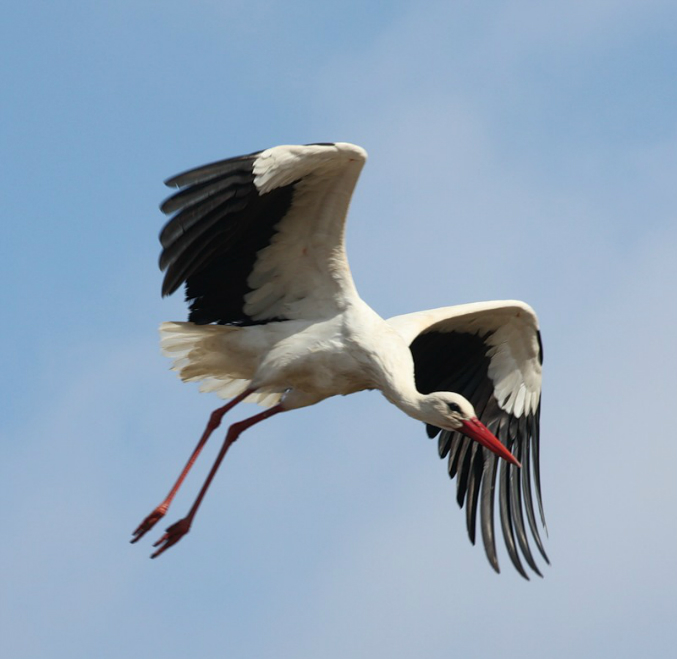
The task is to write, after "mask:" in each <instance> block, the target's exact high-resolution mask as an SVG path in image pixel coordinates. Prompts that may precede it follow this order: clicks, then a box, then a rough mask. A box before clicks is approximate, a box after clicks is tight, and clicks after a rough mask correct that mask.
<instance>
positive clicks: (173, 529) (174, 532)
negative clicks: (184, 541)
mask: <svg viewBox="0 0 677 659" xmlns="http://www.w3.org/2000/svg"><path fill="white" fill-rule="evenodd" d="M188 531H190V521H189V520H188V518H187V517H184V518H183V519H180V520H179V521H178V522H176V523H175V524H172V525H171V526H170V527H169V528H168V529H167V532H166V533H165V534H164V535H163V536H162V537H161V538H160V539H159V540H158V541H157V542H156V543H155V544H154V545H153V547H160V545H162V546H161V547H160V549H158V550H157V551H156V552H155V553H154V554H151V558H157V557H158V556H159V555H160V554H161V553H162V552H163V551H165V549H169V548H170V547H171V546H172V545H175V544H176V543H177V542H178V541H179V540H181V538H183V536H184V535H186V533H188Z"/></svg>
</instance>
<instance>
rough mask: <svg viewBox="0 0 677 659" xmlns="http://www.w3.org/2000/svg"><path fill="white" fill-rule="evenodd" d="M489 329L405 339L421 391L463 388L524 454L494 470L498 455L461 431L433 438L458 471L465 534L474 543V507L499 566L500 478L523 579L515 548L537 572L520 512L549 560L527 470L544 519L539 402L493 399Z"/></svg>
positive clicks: (485, 419) (511, 547)
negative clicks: (526, 404)
mask: <svg viewBox="0 0 677 659" xmlns="http://www.w3.org/2000/svg"><path fill="white" fill-rule="evenodd" d="M489 336H490V334H486V335H483V336H480V335H479V334H470V333H465V332H435V331H429V332H423V333H422V334H419V335H418V336H417V337H416V338H415V339H414V341H413V342H412V343H411V346H410V348H411V352H412V355H413V357H414V365H415V377H416V386H417V388H418V390H419V391H420V392H421V393H431V392H433V391H454V392H457V393H459V394H461V395H463V396H465V397H466V398H467V399H468V400H469V401H470V402H471V403H472V404H473V406H474V408H475V411H476V413H477V416H478V418H479V419H480V420H481V421H482V423H484V424H485V425H486V426H487V427H488V428H489V430H491V431H492V432H493V433H494V434H495V435H496V437H498V439H499V440H500V441H501V442H502V443H503V444H505V445H506V446H507V447H508V449H510V450H511V451H512V452H513V454H514V455H515V457H516V458H517V459H518V460H519V461H521V462H522V469H521V470H520V469H518V468H517V467H515V466H514V465H510V464H508V463H507V462H505V461H500V462H501V464H500V473H499V471H498V468H499V465H498V462H499V461H498V459H497V458H496V457H495V455H494V454H493V453H491V452H490V451H488V450H486V449H483V448H482V447H480V446H479V445H478V444H477V443H476V442H473V441H472V440H470V439H469V438H467V437H465V436H464V435H461V434H460V433H457V432H449V431H446V430H444V431H442V432H441V434H440V437H439V440H438V451H439V455H440V457H441V458H445V457H447V456H448V463H447V469H448V472H449V476H450V478H454V477H455V478H456V486H457V487H456V499H457V501H458V504H459V506H461V507H463V506H464V505H465V507H466V526H467V530H468V536H469V538H470V541H471V542H472V543H473V544H474V543H475V539H476V525H477V515H478V512H479V517H480V523H481V529H482V539H483V542H484V548H485V552H486V555H487V558H488V559H489V562H490V563H491V565H492V567H493V568H494V569H495V570H496V571H497V572H498V571H499V567H498V558H497V555H496V545H495V531H494V496H495V491H496V481H497V480H498V489H499V496H498V499H499V513H500V520H501V529H502V533H503V536H504V539H505V544H506V548H507V550H508V555H509V556H510V560H511V561H512V563H513V565H514V566H515V568H516V569H517V571H518V572H519V573H520V574H521V575H522V576H523V577H524V578H525V579H528V578H529V577H528V575H527V573H526V571H525V569H524V567H523V565H522V561H521V559H520V554H521V556H522V557H523V558H524V560H525V561H526V563H527V564H528V565H529V567H531V569H532V570H534V572H536V574H538V575H540V574H541V573H540V571H539V569H538V566H537V565H536V562H535V561H534V559H533V556H532V553H531V549H530V547H529V540H528V534H527V531H526V525H525V520H524V516H525V513H526V518H527V522H528V527H529V530H530V532H531V536H532V537H533V539H534V541H535V543H536V546H537V547H538V550H539V552H540V553H541V555H542V556H543V558H544V559H545V560H546V562H549V561H548V557H547V555H546V553H545V551H544V549H543V543H542V541H541V538H540V535H539V531H538V527H537V524H536V518H535V514H534V493H533V491H532V474H533V481H534V484H535V498H536V501H537V503H538V507H539V512H540V514H541V520H542V521H543V506H542V501H541V488H540V473H539V469H538V440H539V436H538V422H539V414H540V403H539V407H538V409H537V410H536V412H535V413H529V414H528V415H524V414H523V415H522V416H520V417H515V416H513V415H512V414H508V413H507V412H505V411H504V410H503V409H502V408H501V407H500V406H499V404H498V401H497V400H496V398H495V396H494V386H493V382H492V381H491V379H490V378H489V376H488V371H489V365H490V357H489V356H488V355H487V350H488V346H487V344H486V343H485V341H486V339H487V338H488V337H489ZM538 340H539V357H540V359H541V360H542V354H543V353H542V347H540V335H539V337H538ZM426 431H427V433H428V436H429V437H431V438H432V437H435V436H437V435H438V434H439V433H440V429H439V428H436V427H435V426H431V425H427V426H426ZM543 525H544V526H545V522H544V521H543Z"/></svg>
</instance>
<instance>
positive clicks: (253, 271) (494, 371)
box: [133, 143, 547, 577]
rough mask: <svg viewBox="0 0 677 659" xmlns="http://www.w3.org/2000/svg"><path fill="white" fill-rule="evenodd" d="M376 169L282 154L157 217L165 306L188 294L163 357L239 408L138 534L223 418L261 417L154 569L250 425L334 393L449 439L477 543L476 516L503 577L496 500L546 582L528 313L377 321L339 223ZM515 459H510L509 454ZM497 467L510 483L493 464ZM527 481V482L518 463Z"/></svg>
mask: <svg viewBox="0 0 677 659" xmlns="http://www.w3.org/2000/svg"><path fill="white" fill-rule="evenodd" d="M365 160H366V153H365V151H364V150H363V149H361V148H360V147H358V146H354V145H351V144H346V143H336V144H311V145H305V146H279V147H274V148H272V149H267V150H265V151H261V152H257V153H253V154H250V155H247V156H241V157H238V158H232V159H229V160H224V161H220V162H217V163H213V164H211V165H206V166H204V167H200V168H197V169H194V170H191V171H188V172H185V173H184V174H180V175H179V176H176V177H174V178H172V179H170V180H169V181H167V184H168V185H171V186H176V187H179V188H180V191H179V192H177V193H176V194H175V195H174V196H172V197H170V198H169V199H168V200H167V201H166V202H165V203H164V204H163V205H162V210H163V211H164V212H166V213H174V215H173V217H172V218H171V220H170V221H169V222H168V223H167V225H166V226H165V228H164V229H163V231H162V233H161V236H160V239H161V242H162V245H163V248H164V249H163V252H162V255H161V258H160V265H161V267H162V268H163V269H165V270H166V276H165V280H164V284H163V294H170V293H172V292H174V291H175V290H176V289H177V288H179V287H180V286H181V285H182V284H184V283H185V284H186V297H187V300H188V301H189V302H190V309H191V312H190V316H189V322H168V323H163V324H162V326H161V328H160V331H161V345H162V349H163V351H164V353H165V354H166V355H167V356H169V357H170V358H172V359H173V368H174V369H175V370H176V371H177V372H178V374H179V376H180V377H181V378H182V379H183V380H185V381H200V382H201V391H205V392H215V393H217V394H218V395H220V396H221V397H223V398H226V399H232V400H231V402H230V403H228V404H226V405H224V406H223V407H222V408H219V409H218V410H216V411H215V412H214V413H213V414H212V417H211V419H210V423H209V424H208V426H207V429H206V430H205V433H204V434H203V436H202V438H201V440H200V442H199V443H198V446H197V447H196V449H195V451H194V452H193V455H192V456H191V459H190V460H189V462H188V464H187V465H186V468H185V469H184V471H183V472H182V474H181V476H180V477H179V480H178V481H177V483H176V484H175V486H174V487H173V488H172V491H171V492H170V494H169V496H168V497H167V498H166V499H165V501H163V503H162V504H160V506H158V507H157V508H156V509H155V510H154V511H153V513H151V514H150V515H149V516H148V517H147V518H146V519H145V520H144V521H143V522H142V523H141V525H140V526H139V527H138V528H137V530H136V531H135V534H134V539H133V542H135V541H136V540H138V539H140V538H141V537H142V536H143V535H144V534H145V533H146V532H147V531H148V530H149V529H150V528H152V526H153V525H154V524H155V523H156V522H157V521H158V520H159V519H160V518H161V517H162V516H163V515H164V514H165V512H166V510H167V508H168V506H169V504H170V503H171V500H172V499H173V497H174V494H175V493H176V490H177V489H178V487H179V485H180V484H181V482H182V480H183V478H184V477H185V475H186V473H187V472H188V470H189V469H190V467H191V466H192V464H193V462H194V460H195V459H196V458H197V455H198V454H199V452H200V450H201V448H202V446H203V445H204V443H205V442H206V440H207V438H208V437H209V435H210V434H211V432H212V431H213V430H214V429H215V428H216V427H217V426H218V425H219V423H220V421H221V418H222V416H223V415H224V414H225V413H226V412H227V411H228V410H230V409H231V408H232V407H233V406H234V405H236V404H238V403H239V402H241V401H243V400H248V401H251V402H256V403H259V404H260V405H262V406H264V407H266V408H267V409H266V411H264V412H262V413H260V414H257V415H255V416H253V417H250V418H249V419H246V420H244V421H241V422H238V423H235V424H233V425H232V426H231V427H230V429H229V431H228V435H227V437H226V440H225V442H224V445H223V447H222V449H221V452H220V454H219V457H218V458H217V461H216V463H215V465H214V467H213V469H212V471H211V472H210V475H209V477H208V479H207V481H206V482H205V485H204V486H203V488H202V490H201V491H200V495H199V496H198V498H197V500H196V502H195V504H194V506H193V508H192V509H191V511H190V512H189V514H188V516H187V517H186V518H184V519H182V520H180V521H179V522H177V523H176V524H174V525H173V526H171V527H169V529H168V530H167V533H166V534H165V535H164V536H163V537H162V538H161V539H160V541H158V543H156V546H158V545H160V549H158V551H156V552H155V554H154V555H153V556H157V555H159V554H160V553H162V552H163V551H164V550H165V549H167V548H168V547H170V546H171V545H173V544H175V543H176V542H177V541H178V540H179V539H180V538H181V537H182V536H183V535H185V533H187V532H188V529H189V528H190V525H191V523H192V520H193V517H194V515H195V513H196V511H197V508H198V506H199V504H200V502H201V500H202V497H203V496H204V494H205V492H206V490H207V488H208V486H209V483H210V482H211V479H212V478H213V476H214V474H215V473H216V470H217V469H218V466H219V464H220V462H221V460H222V458H223V456H224V455H225V453H226V451H227V449H228V447H229V446H230V444H232V442H233V441H235V439H237V437H238V436H239V434H240V433H241V432H242V431H243V430H244V429H246V428H247V427H249V426H251V425H253V424H254V423H257V422H259V421H262V420H263V419H265V418H269V417H270V416H272V415H274V414H277V413H279V412H282V411H288V410H291V409H296V408H300V407H304V406H307V405H312V404H315V403H317V402H320V401H321V400H323V399H325V398H328V397H330V396H335V395H339V394H341V395H346V394H350V393H354V392H356V391H361V390H365V389H379V390H380V391H381V392H382V393H383V394H384V395H385V397H386V398H387V399H388V400H389V401H390V402H392V403H393V404H394V405H396V406H397V407H399V408H400V409H401V410H403V411H404V412H405V413H407V414H408V415H410V416H412V417H413V418H415V419H418V420H420V421H423V422H424V423H426V425H427V428H428V434H429V436H431V437H433V436H436V435H438V434H439V435H440V438H439V452H440V456H441V457H446V456H448V469H449V474H450V476H452V477H457V484H458V487H457V500H458V502H459V504H460V505H465V507H466V518H467V527H468V533H469V535H470V538H471V540H472V541H473V542H474V541H475V526H476V518H477V513H478V510H479V514H480V520H481V529H482V537H483V541H484V546H485V550H486V553H487V556H488V558H489V560H490V562H491V564H492V565H493V567H494V568H495V569H496V570H497V571H498V559H497V556H496V548H495V541H494V501H495V499H496V497H495V494H494V492H495V489H496V488H495V486H496V483H497V482H498V484H499V487H498V489H499V495H498V501H499V504H500V506H499V508H500V518H501V527H502V532H503V536H504V538H505V541H506V546H507V549H508V553H509V555H510V558H511V560H512V562H513V564H514V565H515V567H516V568H517V569H518V570H519V572H520V573H521V574H522V575H523V576H525V577H527V574H526V572H525V570H524V568H523V566H522V563H521V560H520V553H519V552H518V551H517V547H519V549H520V551H521V555H522V556H523V557H524V559H525V560H526V561H527V563H528V564H529V565H530V566H531V568H532V569H533V570H535V571H536V572H537V573H538V574H540V572H539V570H538V567H537V566H536V563H535V561H534V560H533V557H532V554H531V550H530V547H529V541H528V536H527V532H526V525H525V521H524V517H525V515H526V520H527V522H528V526H529V529H530V531H531V537H532V538H533V540H534V541H535V542H536V546H537V547H538V549H539V551H540V552H541V554H542V555H543V557H544V558H545V560H546V561H547V557H546V555H545V552H544V550H543V545H542V542H541V539H540V536H539V531H538V528H537V524H536V521H535V513H534V506H533V500H534V497H533V495H532V478H533V485H534V487H535V492H536V496H535V498H536V500H537V503H538V507H539V509H540V514H541V522H542V523H543V524H544V522H543V515H542V506H541V496H540V477H539V469H538V460H539V455H538V443H539V428H538V426H539V416H540V393H541V363H542V349H541V342H540V334H539V330H538V321H537V318H536V315H535V314H534V312H533V310H532V309H531V307H529V306H528V305H527V304H525V303H523V302H517V301H501V302H481V303H475V304H464V305H459V306H455V307H443V308H439V309H432V310H429V311H422V312H417V313H413V314H406V315H403V316H397V317H395V318H391V319H389V320H387V321H386V320H383V319H382V318H381V317H380V316H378V314H377V313H376V312H374V311H373V310H372V309H371V308H370V307H369V306H368V305H367V304H366V303H365V302H364V301H363V300H362V299H361V298H360V297H359V295H358V294H357V290H356V288H355V285H354V283H353V279H352V275H351V273H350V269H349V267H348V262H347V258H346V254H345V243H344V228H345V218H346V215H347V212H348V206H349V203H350V198H351V195H352V191H353V189H354V186H355V184H356V182H357V179H358V176H359V173H360V171H361V169H362V166H363V165H364V162H365ZM511 450H512V452H513V453H514V456H513V455H512V454H511ZM499 457H500V458H504V460H502V461H501V469H500V473H499V470H498V458H499ZM520 460H521V462H522V465H523V468H522V471H521V472H520V471H519V464H520V463H519V461H520Z"/></svg>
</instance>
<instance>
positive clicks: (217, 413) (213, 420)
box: [130, 389, 254, 543]
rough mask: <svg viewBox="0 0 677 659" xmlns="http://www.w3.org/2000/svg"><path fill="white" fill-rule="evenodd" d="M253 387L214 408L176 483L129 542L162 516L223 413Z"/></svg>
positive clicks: (140, 535)
mask: <svg viewBox="0 0 677 659" xmlns="http://www.w3.org/2000/svg"><path fill="white" fill-rule="evenodd" d="M253 391H254V390H253V389H247V390H246V391H244V392H242V393H241V394H240V395H239V396H236V397H235V398H233V400H231V401H230V402H229V403H227V404H226V405H224V406H223V407H219V408H218V409H217V410H214V411H213V412H212V414H211V416H210V417H209V422H208V423H207V427H206V428H205V431H204V432H203V433H202V437H200V441H199V442H198V443H197V446H196V447H195V450H194V451H193V453H192V454H191V456H190V458H189V459H188V462H187V463H186V466H185V467H184V468H183V471H182V472H181V473H180V474H179V477H178V479H177V480H176V483H174V487H172V489H171V490H170V491H169V494H168V495H167V497H166V498H165V500H164V501H163V502H162V503H161V504H160V505H159V506H158V507H157V508H156V509H155V510H154V511H153V512H152V513H151V514H150V515H148V517H146V519H144V520H143V522H141V524H139V526H138V527H137V529H136V531H134V533H132V535H133V536H134V537H133V538H132V539H131V540H130V542H132V543H134V542H136V541H137V540H141V538H143V536H144V535H146V533H148V531H150V530H151V529H152V528H153V527H154V526H155V525H156V524H157V523H158V522H159V521H160V520H161V519H162V518H163V517H164V516H165V513H166V512H167V509H168V508H169V505H170V504H171V502H172V500H173V499H174V496H175V495H176V493H177V492H178V490H179V488H180V487H181V483H183V481H184V479H185V478H186V476H187V475H188V472H189V471H190V470H191V468H192V466H193V465H194V464H195V461H196V460H197V457H198V455H200V451H202V449H203V448H204V445H205V444H206V443H207V440H208V439H209V437H210V436H211V434H212V433H213V432H214V431H215V430H216V429H217V428H218V427H219V425H221V419H223V415H224V414H225V413H226V412H228V410H232V409H233V408H234V407H235V406H236V405H237V404H238V403H240V402H242V401H243V400H244V399H245V398H246V397H247V396H249V394H251V393H253Z"/></svg>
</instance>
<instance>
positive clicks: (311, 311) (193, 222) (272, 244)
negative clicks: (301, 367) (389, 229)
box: [160, 143, 367, 325]
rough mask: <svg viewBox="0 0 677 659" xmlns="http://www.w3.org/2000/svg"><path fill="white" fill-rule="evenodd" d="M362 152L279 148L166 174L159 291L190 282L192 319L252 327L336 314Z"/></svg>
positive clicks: (350, 289) (344, 291)
mask: <svg viewBox="0 0 677 659" xmlns="http://www.w3.org/2000/svg"><path fill="white" fill-rule="evenodd" d="M366 157H367V154H366V152H365V151H364V150H363V149H361V148H360V147H358V146H354V145H352V144H346V143H336V144H308V145H305V146H277V147H274V148H272V149H267V150H265V151H259V152H256V153H252V154H250V155H246V156H240V157H238V158H231V159H229V160H222V161H220V162H215V163H212V164H210V165H205V166H203V167H198V168H197V169H192V170H190V171H188V172H185V173H183V174H179V175H178V176H174V177H173V178H171V179H169V180H167V181H166V184H167V185H168V186H171V187H177V188H180V191H179V192H177V193H176V194H174V195H173V196H171V197H170V198H169V199H167V200H166V201H165V202H164V203H163V204H162V205H161V207H160V208H161V210H162V211H163V212H164V213H166V214H168V215H169V214H172V213H173V216H172V218H171V219H170V220H169V221H168V222H167V224H166V226H165V227H164V229H163V230H162V232H161V234H160V242H161V243H162V247H163V251H162V254H161V255H160V268H161V269H162V270H166V274H165V278H164V282H163V286H162V294H163V295H169V294H171V293H173V292H174V291H175V290H176V289H178V288H179V287H180V286H181V284H183V283H184V282H185V283H186V299H187V300H188V301H189V302H190V316H189V320H191V321H193V322H195V323H199V324H205V323H214V322H215V323H228V324H238V325H248V324H257V323H265V322H268V321H270V320H287V319H299V318H304V319H313V318H326V317H331V316H334V315H336V313H337V311H340V310H341V309H342V308H343V307H344V306H345V304H346V302H347V301H348V300H349V299H350V298H351V297H356V296H357V292H356V290H355V286H354V284H353V280H352V276H351V274H350V269H349V268H348V262H347V260H346V255H345V245H344V239H343V236H344V225H345V218H346V214H347V212H348V205H349V203H350V198H351V195H352V192H353V189H354V187H355V184H356V182H357V178H358V176H359V174H360V171H361V169H362V166H363V165H364V163H365V161H366Z"/></svg>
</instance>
